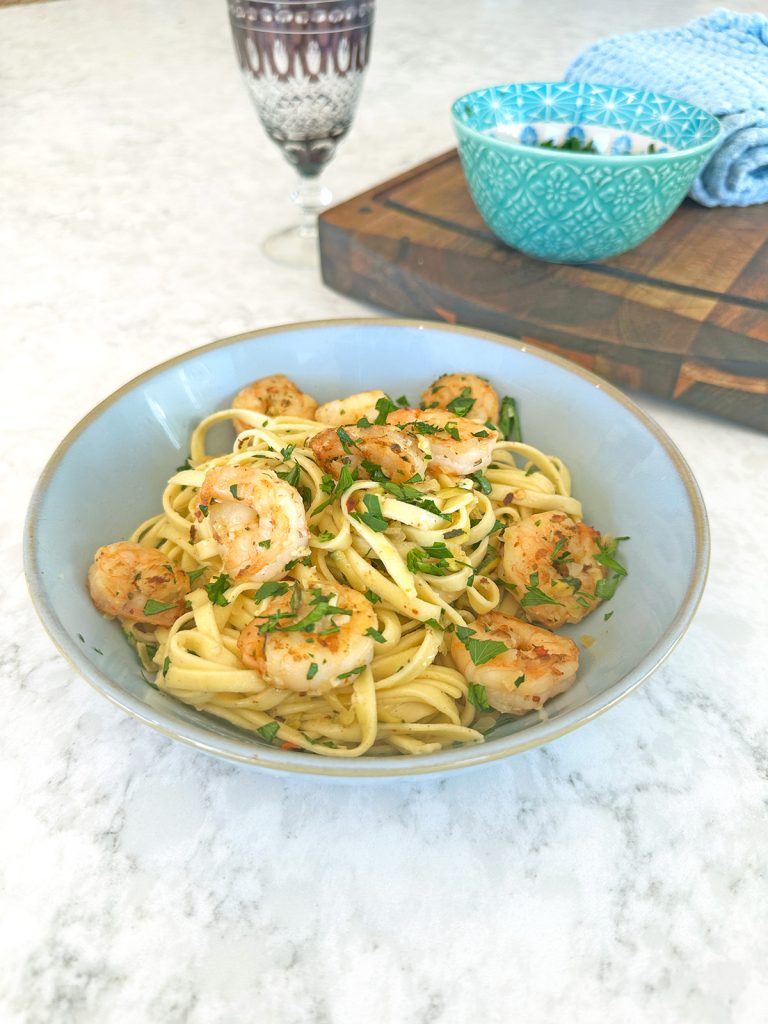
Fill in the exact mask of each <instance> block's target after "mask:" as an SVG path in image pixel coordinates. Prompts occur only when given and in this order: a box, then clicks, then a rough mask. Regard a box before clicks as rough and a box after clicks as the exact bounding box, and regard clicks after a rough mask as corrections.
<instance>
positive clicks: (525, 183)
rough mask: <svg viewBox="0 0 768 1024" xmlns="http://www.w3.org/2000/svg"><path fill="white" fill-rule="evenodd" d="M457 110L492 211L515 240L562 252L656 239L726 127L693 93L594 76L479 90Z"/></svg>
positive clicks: (478, 188) (495, 225)
mask: <svg viewBox="0 0 768 1024" xmlns="http://www.w3.org/2000/svg"><path fill="white" fill-rule="evenodd" d="M451 113H452V115H453V125H454V129H455V131H456V135H457V138H458V141H459V154H460V156H461V162H462V165H463V167H464V174H465V175H466V178H467V182H468V184H469V188H470V191H471V193H472V198H473V199H474V201H475V205H476V206H477V208H478V210H479V211H480V214H481V215H482V217H483V220H484V221H485V222H486V224H487V225H488V227H489V228H490V229H491V230H492V231H493V232H494V234H496V235H498V237H499V238H500V239H501V240H502V241H504V242H506V243H507V245H511V246H513V247H514V248H515V249H520V250H521V251H522V252H525V253H528V254H529V255H530V256H536V257H538V259H542V260H550V261H553V262H556V263H584V262H587V261H591V260H600V259H605V258H606V257H608V256H616V255H618V253H621V252H626V251H627V250H628V249H632V248H633V247H634V246H636V245H638V244H639V243H640V242H642V241H643V240H644V239H646V238H647V237H648V236H649V235H650V234H652V233H653V232H654V231H656V229H657V228H659V227H661V225H662V224H663V223H664V221H665V220H667V218H668V217H669V216H670V215H671V214H672V213H673V212H674V211H675V210H676V209H677V207H678V206H679V205H680V203H681V202H682V200H683V198H684V197H685V195H686V193H687V192H688V190H689V189H690V187H691V185H692V183H693V180H694V178H695V177H696V174H697V172H698V170H699V168H700V167H701V166H702V164H703V163H704V162H705V160H706V159H707V157H708V156H709V154H710V153H711V152H712V150H713V149H714V148H715V146H716V145H717V142H718V139H719V138H720V122H719V121H718V120H717V118H716V117H713V116H712V114H708V113H707V112H706V111H705V110H701V109H700V108H699V107H694V106H692V105H691V104H690V103H684V102H682V101H681V100H676V99H671V98H670V97H669V96H659V95H658V94H657V93H652V92H644V91H643V90H639V89H624V88H617V87H615V86H609V85H596V84H594V83H589V82H525V83H513V84H511V85H497V86H492V87H490V88H488V89H476V90H475V91H474V92H470V93H467V95H466V96H462V97H461V98H460V99H458V100H456V102H455V103H454V104H453V107H452V108H451ZM542 143H545V144H547V145H551V146H552V147H557V146H562V145H565V146H566V147H575V148H578V149H582V150H583V148H584V147H588V148H589V150H590V151H589V152H584V151H580V152H576V151H574V149H573V148H570V149H569V148H565V149H562V148H542Z"/></svg>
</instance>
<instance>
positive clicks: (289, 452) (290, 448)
mask: <svg viewBox="0 0 768 1024" xmlns="http://www.w3.org/2000/svg"><path fill="white" fill-rule="evenodd" d="M295 447H296V445H295V444H289V445H288V446H287V447H286V448H281V449H280V454H281V455H282V456H283V458H284V459H285V461H286V462H287V461H288V459H290V457H291V456H292V455H293V449H294V448H295Z"/></svg>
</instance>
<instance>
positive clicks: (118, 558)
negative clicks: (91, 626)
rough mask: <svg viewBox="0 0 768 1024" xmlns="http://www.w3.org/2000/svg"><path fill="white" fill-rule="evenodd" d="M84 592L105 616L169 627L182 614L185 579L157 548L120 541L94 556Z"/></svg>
mask: <svg viewBox="0 0 768 1024" xmlns="http://www.w3.org/2000/svg"><path fill="white" fill-rule="evenodd" d="M88 589H89V591H90V593H91V600H92V601H93V603H94V604H95V605H96V607H97V608H98V609H99V611H100V612H103V613H104V614H105V615H109V616H110V617H112V616H115V617H117V618H120V619H130V621H131V622H149V623H151V624H152V625H153V626H171V625H173V623H174V622H175V621H176V619H178V617H179V616H180V615H183V614H184V612H185V610H186V604H185V598H186V595H187V594H188V593H189V576H188V575H187V574H186V573H185V572H184V570H183V569H179V568H178V566H176V565H173V564H172V563H171V562H169V561H168V556H167V555H165V554H163V552H162V551H158V550H157V548H145V547H142V545H141V544H133V543H131V542H130V541H126V540H122V541H118V542H117V543H116V544H107V545H105V547H102V548H99V550H98V551H97V552H96V554H95V555H94V559H93V564H92V565H91V567H90V569H89V570H88Z"/></svg>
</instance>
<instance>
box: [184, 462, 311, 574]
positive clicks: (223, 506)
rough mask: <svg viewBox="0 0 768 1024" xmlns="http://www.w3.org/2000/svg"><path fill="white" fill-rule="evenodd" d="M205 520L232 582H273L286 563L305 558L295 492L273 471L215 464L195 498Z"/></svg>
mask: <svg viewBox="0 0 768 1024" xmlns="http://www.w3.org/2000/svg"><path fill="white" fill-rule="evenodd" d="M206 516H207V517H208V521H209V522H210V524H211V533H212V534H213V539H214V540H215V541H216V543H217V544H218V545H219V551H220V554H221V561H222V565H223V569H224V572H226V573H227V574H228V575H229V576H231V577H233V578H234V579H236V580H241V581H242V580H254V581H259V580H276V579H279V578H280V577H281V576H282V575H283V574H284V572H285V567H286V565H287V564H288V562H290V561H292V560H293V559H295V558H303V557H304V556H305V555H308V554H309V547H308V542H309V530H308V528H307V517H306V514H305V512H304V505H303V504H302V501H301V498H300V497H299V494H298V491H297V490H296V489H295V488H294V487H291V485H290V484H288V483H286V482H285V481H284V480H280V479H279V478H278V477H277V476H276V475H275V474H274V473H273V472H272V471H271V470H268V469H259V468H258V467H255V466H214V468H213V469H209V470H208V472H207V473H206V474H205V479H204V480H203V485H202V487H201V488H200V493H199V494H198V498H197V518H198V519H199V520H201V521H202V520H203V518H204V517H206Z"/></svg>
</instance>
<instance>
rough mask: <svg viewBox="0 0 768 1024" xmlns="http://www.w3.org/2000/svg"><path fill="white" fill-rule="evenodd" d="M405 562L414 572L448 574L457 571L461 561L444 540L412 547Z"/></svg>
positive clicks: (463, 563) (436, 574)
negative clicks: (421, 546)
mask: <svg viewBox="0 0 768 1024" xmlns="http://www.w3.org/2000/svg"><path fill="white" fill-rule="evenodd" d="M405 564H406V565H407V567H408V571H409V572H412V573H417V572H424V573H427V574H428V575H429V576H448V575H450V574H451V573H454V572H457V570H458V568H459V566H461V565H465V564H466V563H465V562H459V561H457V559H456V558H455V556H454V555H453V554H452V553H451V551H450V549H449V548H448V546H447V545H446V544H444V543H443V542H442V541H438V542H437V543H436V544H430V545H429V546H428V547H424V548H411V550H410V551H409V552H408V554H407V555H406V556H405Z"/></svg>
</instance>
